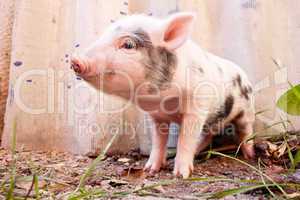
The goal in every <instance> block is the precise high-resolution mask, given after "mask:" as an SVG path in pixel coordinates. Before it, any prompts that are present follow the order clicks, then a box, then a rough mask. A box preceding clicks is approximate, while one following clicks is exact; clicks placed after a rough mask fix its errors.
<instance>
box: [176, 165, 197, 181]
mask: <svg viewBox="0 0 300 200" xmlns="http://www.w3.org/2000/svg"><path fill="white" fill-rule="evenodd" d="M193 171H194V165H193V161H192V162H186V161H175V167H174V171H173V174H174V175H175V176H177V177H180V176H182V178H183V179H187V178H189V177H190V175H191V174H192V172H193Z"/></svg>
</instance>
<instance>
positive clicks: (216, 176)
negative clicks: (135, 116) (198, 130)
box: [0, 149, 300, 199]
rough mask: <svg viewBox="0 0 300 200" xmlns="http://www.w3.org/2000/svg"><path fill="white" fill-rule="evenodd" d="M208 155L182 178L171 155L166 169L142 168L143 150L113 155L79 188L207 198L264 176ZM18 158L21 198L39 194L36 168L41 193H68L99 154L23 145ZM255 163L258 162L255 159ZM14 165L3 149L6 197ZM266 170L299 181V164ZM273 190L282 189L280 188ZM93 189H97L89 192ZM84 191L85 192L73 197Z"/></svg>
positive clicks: (260, 194) (1, 194)
mask: <svg viewBox="0 0 300 200" xmlns="http://www.w3.org/2000/svg"><path fill="white" fill-rule="evenodd" d="M205 157H206V156H204V157H202V158H201V157H200V158H197V159H196V161H195V170H194V172H193V175H192V178H191V179H189V180H182V179H181V178H176V177H174V176H173V175H172V169H173V166H174V159H173V158H170V159H168V165H167V167H166V168H165V169H163V170H162V171H161V172H159V173H157V174H155V175H150V174H148V173H146V172H144V171H143V166H144V164H145V162H146V160H147V157H144V156H142V155H140V153H139V152H138V151H135V150H133V151H131V152H130V153H128V154H126V155H118V156H116V155H115V156H108V157H106V158H105V159H104V160H102V161H101V162H100V163H98V164H97V165H96V167H95V169H94V170H93V172H92V173H91V175H90V176H88V177H87V179H86V182H85V183H84V186H83V189H82V190H80V191H81V193H80V192H79V193H80V194H87V195H86V196H85V197H86V198H85V199H207V198H208V197H211V195H212V194H216V193H218V192H221V191H224V190H228V189H233V188H241V187H243V186H248V185H250V183H249V182H247V180H248V181H249V180H257V181H261V176H260V175H258V174H257V173H255V171H253V169H251V168H250V167H249V166H246V165H245V164H242V163H240V162H237V161H234V160H232V159H230V158H226V157H210V158H209V159H206V158H205ZM241 159H242V158H241ZM16 160H17V161H16V165H15V166H16V184H15V189H14V196H15V197H19V198H22V199H35V198H36V197H37V196H36V194H35V192H36V191H35V189H36V187H35V186H34V184H33V181H32V179H33V174H35V175H36V176H37V177H38V180H39V181H38V184H36V185H37V186H38V190H39V198H40V199H67V198H70V194H71V193H72V192H73V191H74V190H75V189H76V188H77V186H78V185H79V182H80V178H81V177H82V175H83V174H84V173H85V171H86V170H87V168H88V166H89V165H90V164H91V163H92V161H93V160H94V158H90V157H87V156H79V155H72V154H68V153H59V152H42V151H20V152H17V153H16ZM250 164H252V165H253V166H256V167H257V162H255V161H253V162H252V163H250ZM12 166H13V158H12V155H11V153H10V152H9V151H7V150H4V149H0V181H1V185H0V186H1V187H2V188H0V189H1V190H0V199H1V198H3V199H5V197H6V195H7V193H8V190H9V183H10V176H11V169H12ZM263 171H264V172H265V173H267V174H268V175H269V176H270V177H272V178H273V179H274V180H276V181H277V182H279V183H280V182H294V183H295V182H296V183H297V184H299V182H300V180H299V179H300V171H299V170H298V171H296V172H295V173H294V174H290V175H287V171H286V170H285V169H284V167H282V166H277V165H269V166H268V167H267V166H264V167H263ZM207 179H209V180H207ZM220 179H222V180H220ZM228 180H236V181H235V182H234V181H228ZM239 180H243V182H240V181H239ZM298 189H299V188H298ZM97 191H98V192H99V191H100V195H99V194H97V195H96V194H95V193H96V192H97ZM272 191H273V192H274V193H275V194H279V191H277V190H272ZM295 192H296V191H295V190H293V189H290V190H289V193H295ZM79 193H78V192H77V194H79ZM91 193H94V194H95V195H94V196H93V195H91V196H89V194H91ZM73 197H74V196H73ZM83 197H84V195H83V196H81V198H79V196H77V198H73V199H83ZM270 197H271V196H270V194H269V192H268V191H267V190H266V189H257V190H252V191H250V192H247V193H245V194H237V195H229V196H226V197H223V198H222V199H270ZM16 199H17V198H16Z"/></svg>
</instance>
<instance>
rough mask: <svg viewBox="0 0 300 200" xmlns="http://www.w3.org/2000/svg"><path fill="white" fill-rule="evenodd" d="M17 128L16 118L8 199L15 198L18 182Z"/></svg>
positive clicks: (13, 130) (15, 121) (13, 131)
mask: <svg viewBox="0 0 300 200" xmlns="http://www.w3.org/2000/svg"><path fill="white" fill-rule="evenodd" d="M16 129H17V120H16V118H15V119H14V121H13V129H12V143H11V154H12V164H11V175H10V184H9V190H8V193H7V195H6V199H7V200H13V199H14V189H15V183H16V139H17V136H16V135H17V134H16Z"/></svg>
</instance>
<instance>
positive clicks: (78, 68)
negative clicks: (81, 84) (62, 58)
mask: <svg viewBox="0 0 300 200" xmlns="http://www.w3.org/2000/svg"><path fill="white" fill-rule="evenodd" d="M72 69H73V70H74V72H76V73H79V74H80V73H81V67H80V65H79V64H78V63H72Z"/></svg>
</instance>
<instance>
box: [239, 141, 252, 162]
mask: <svg viewBox="0 0 300 200" xmlns="http://www.w3.org/2000/svg"><path fill="white" fill-rule="evenodd" d="M241 148H242V152H243V156H244V158H245V159H247V160H253V159H254V158H255V150H254V145H253V144H243V145H242V147H241Z"/></svg>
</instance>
